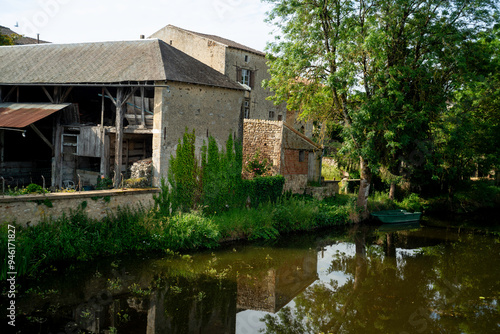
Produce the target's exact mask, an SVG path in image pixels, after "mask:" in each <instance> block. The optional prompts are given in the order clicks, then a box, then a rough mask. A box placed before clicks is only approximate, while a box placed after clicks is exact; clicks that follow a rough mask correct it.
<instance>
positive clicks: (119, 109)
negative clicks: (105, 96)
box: [113, 87, 124, 188]
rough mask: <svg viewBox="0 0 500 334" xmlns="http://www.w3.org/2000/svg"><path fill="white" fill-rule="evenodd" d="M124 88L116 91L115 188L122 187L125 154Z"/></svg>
mask: <svg viewBox="0 0 500 334" xmlns="http://www.w3.org/2000/svg"><path fill="white" fill-rule="evenodd" d="M123 95H124V94H123V88H122V87H119V88H117V91H116V120H115V128H116V136H115V178H114V181H113V183H114V187H115V188H118V187H120V182H121V172H122V158H123V157H122V152H123V115H124V110H123V105H124V103H123V97H124V96H123Z"/></svg>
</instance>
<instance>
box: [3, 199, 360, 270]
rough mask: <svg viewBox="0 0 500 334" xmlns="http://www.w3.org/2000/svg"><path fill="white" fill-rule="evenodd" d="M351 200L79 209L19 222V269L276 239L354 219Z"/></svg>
mask: <svg viewBox="0 0 500 334" xmlns="http://www.w3.org/2000/svg"><path fill="white" fill-rule="evenodd" d="M159 198H160V196H159ZM348 202H349V203H347V204H346V205H339V204H338V203H336V202H335V200H326V201H323V202H318V201H315V200H312V199H305V198H296V197H289V198H278V199H276V201H274V202H273V201H271V200H268V201H267V202H263V203H260V204H259V205H258V206H257V207H255V208H252V209H247V208H244V207H243V208H233V209H231V210H226V211H224V212H217V213H213V214H205V213H203V212H202V211H190V212H179V211H178V212H176V213H174V214H165V212H163V211H164V210H162V209H161V208H160V207H156V208H155V209H154V210H151V211H148V212H146V211H144V210H141V209H136V210H132V209H129V208H122V209H120V210H118V211H117V212H116V214H115V215H113V216H109V217H106V218H104V219H102V220H96V219H91V218H89V217H88V215H87V214H85V213H84V212H83V211H82V210H76V211H74V212H72V213H71V214H70V215H68V216H63V217H62V218H60V219H57V220H54V221H44V222H41V223H39V224H38V225H36V226H31V227H27V228H22V227H20V226H17V227H16V241H15V242H16V268H17V272H18V275H19V276H22V275H29V274H35V273H37V272H38V271H39V270H43V269H44V268H45V267H46V266H47V265H48V264H53V263H57V262H59V261H69V260H71V261H74V260H79V261H87V260H91V259H93V258H96V257H101V256H108V255H114V254H120V253H127V252H132V253H141V252H151V251H155V252H167V253H168V252H170V251H172V250H175V251H177V250H194V249H199V248H213V247H217V246H218V245H219V243H220V242H222V241H224V240H229V239H239V238H247V239H262V238H264V239H275V238H277V237H279V236H280V235H283V234H285V233H288V232H292V231H301V230H310V229H314V228H317V227H326V226H337V225H344V224H347V223H349V209H350V207H351V203H352V205H353V204H354V202H353V201H348ZM7 225H8V224H3V225H2V226H1V229H2V231H1V237H2V239H3V240H1V242H0V247H1V248H2V250H1V252H2V254H5V257H6V258H5V259H4V261H2V271H1V277H2V279H4V278H5V275H6V273H7V271H8V270H7V267H6V264H7V262H8V261H7ZM4 248H5V249H4Z"/></svg>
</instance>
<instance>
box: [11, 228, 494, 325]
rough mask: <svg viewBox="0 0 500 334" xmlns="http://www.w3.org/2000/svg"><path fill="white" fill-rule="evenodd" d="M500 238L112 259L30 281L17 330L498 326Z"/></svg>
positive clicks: (374, 234) (372, 234) (297, 240)
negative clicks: (263, 319)
mask: <svg viewBox="0 0 500 334" xmlns="http://www.w3.org/2000/svg"><path fill="white" fill-rule="evenodd" d="M499 240H500V237H499V235H495V234H493V235H492V234H485V233H479V232H477V231H471V230H469V231H459V230H453V229H432V228H420V227H419V226H418V225H417V226H415V225H413V226H406V227H405V228H402V227H394V226H393V227H392V228H391V229H387V227H385V226H383V228H382V229H378V230H373V228H370V227H366V226H365V227H362V226H361V227H357V228H355V229H352V230H350V231H348V232H346V233H343V234H340V235H339V234H338V233H337V235H331V236H329V235H328V234H327V233H325V232H324V231H323V232H320V233H317V234H308V235H301V236H297V237H290V238H288V240H287V241H284V240H283V241H282V242H280V243H279V244H276V245H273V246H269V245H255V244H254V245H239V246H234V248H233V247H230V248H228V249H225V250H219V251H217V252H214V253H211V252H204V253H198V254H194V255H192V256H184V257H179V256H175V257H171V256H169V257H163V258H153V259H142V258H133V257H132V258H122V259H114V260H113V261H111V260H106V261H103V262H100V263H95V264H92V265H86V266H81V267H74V268H69V269H68V270H65V271H64V272H63V273H59V272H55V273H53V274H51V275H48V276H47V277H45V278H44V279H43V280H42V281H39V282H26V283H25V284H24V285H22V286H21V288H20V290H21V291H23V290H22V289H24V291H25V292H29V293H26V294H25V295H24V296H23V297H20V298H19V300H18V306H19V308H20V309H21V310H22V312H23V313H24V315H19V316H18V328H20V329H21V333H77V332H78V330H82V331H87V332H95V333H114V332H117V333H147V334H152V333H257V332H258V330H259V329H262V330H264V331H265V332H267V333H280V332H286V333H318V332H325V333H326V332H333V333H383V332H387V333H389V332H390V333H400V334H403V333H494V332H498V331H500V322H499V320H498V319H500V312H499V309H500V306H499V304H498V299H499V291H500V282H499V280H498V277H499V274H500V269H499V268H500V256H499V255H500V241H499ZM28 289H30V290H28ZM2 307H3V305H2ZM263 317H265V321H261V320H260V319H261V318H263ZM2 326H3V324H2Z"/></svg>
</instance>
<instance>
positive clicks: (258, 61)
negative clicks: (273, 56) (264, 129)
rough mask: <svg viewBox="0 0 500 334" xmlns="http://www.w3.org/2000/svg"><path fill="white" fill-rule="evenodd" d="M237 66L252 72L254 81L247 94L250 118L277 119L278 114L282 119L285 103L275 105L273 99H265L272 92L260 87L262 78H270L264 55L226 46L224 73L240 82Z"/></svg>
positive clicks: (283, 118)
mask: <svg viewBox="0 0 500 334" xmlns="http://www.w3.org/2000/svg"><path fill="white" fill-rule="evenodd" d="M245 59H246V60H247V61H245ZM237 68H241V69H247V70H250V71H252V72H253V73H254V83H253V87H251V88H252V90H251V92H250V96H249V97H250V118H251V119H262V120H271V121H277V120H279V116H280V118H281V120H283V121H284V120H285V119H286V112H287V111H286V103H280V104H279V105H275V104H274V102H273V101H270V100H268V99H267V98H268V97H270V96H273V95H274V93H273V92H271V90H270V89H268V88H264V87H262V81H263V80H270V79H271V75H270V74H269V72H268V66H267V59H266V57H265V56H264V55H262V54H255V53H252V52H249V51H245V50H240V49H235V48H230V47H228V48H226V68H225V72H224V74H225V75H227V76H228V77H229V78H230V79H231V80H234V81H237V82H241V78H239V77H237ZM270 112H271V113H270ZM270 116H271V117H270Z"/></svg>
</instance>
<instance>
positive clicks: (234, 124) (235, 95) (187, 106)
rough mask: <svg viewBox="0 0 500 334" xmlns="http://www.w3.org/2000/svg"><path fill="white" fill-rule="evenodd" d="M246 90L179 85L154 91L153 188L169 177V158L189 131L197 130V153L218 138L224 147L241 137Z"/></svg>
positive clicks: (220, 144) (172, 83)
mask: <svg viewBox="0 0 500 334" xmlns="http://www.w3.org/2000/svg"><path fill="white" fill-rule="evenodd" d="M243 94H244V91H243V90H233V89H226V88H219V87H209V86H201V85H193V84H185V83H178V82H171V83H169V88H163V87H162V88H156V89H155V108H154V125H153V185H154V186H159V184H160V180H161V178H162V177H165V178H166V177H167V175H168V168H169V160H170V155H173V156H175V150H176V148H177V145H178V141H179V139H182V136H183V135H184V132H185V130H186V128H187V129H188V131H189V132H192V131H193V129H194V130H195V134H196V142H195V146H196V154H197V157H200V150H201V147H202V145H203V142H205V143H207V144H208V137H209V136H212V137H213V138H215V140H216V142H217V145H218V146H219V149H222V148H225V146H226V141H227V139H228V137H229V135H230V134H231V135H236V137H237V138H238V139H241V136H242V123H243V122H242V120H243V118H242V115H241V104H242V102H243Z"/></svg>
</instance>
